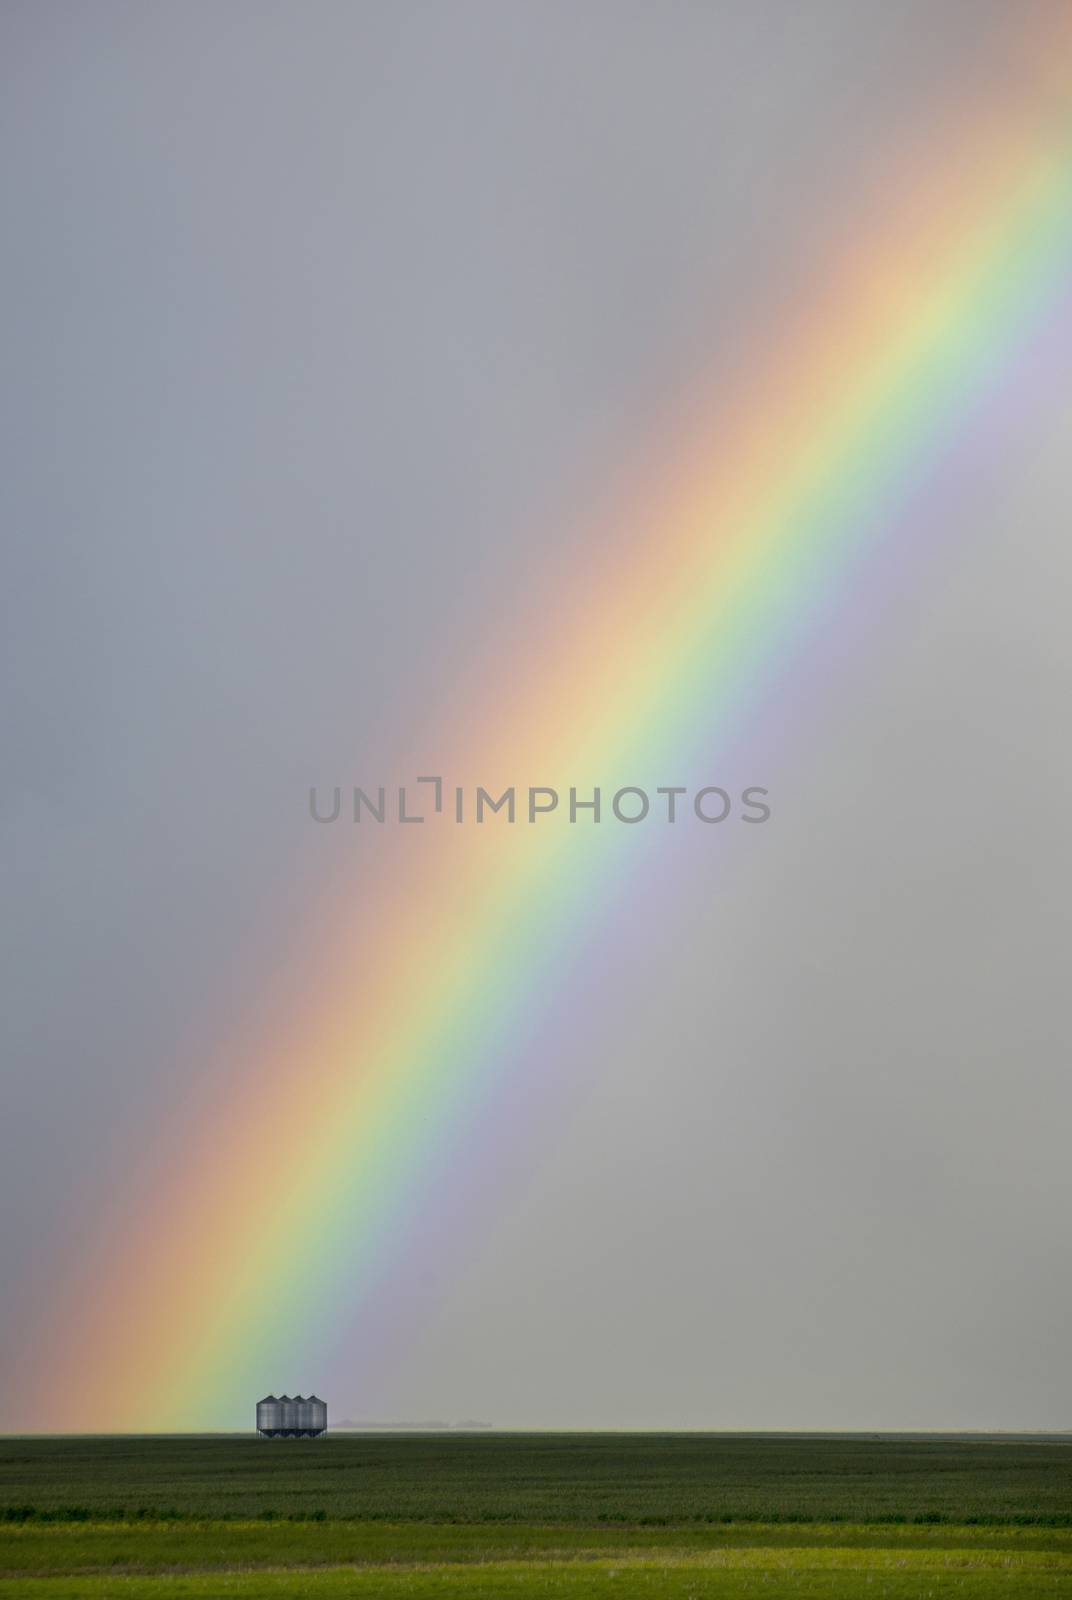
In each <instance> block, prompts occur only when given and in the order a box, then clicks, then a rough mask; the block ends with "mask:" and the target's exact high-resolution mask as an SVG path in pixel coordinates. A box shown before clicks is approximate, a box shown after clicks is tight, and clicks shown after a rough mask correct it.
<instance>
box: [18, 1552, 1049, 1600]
mask: <svg viewBox="0 0 1072 1600" xmlns="http://www.w3.org/2000/svg"><path fill="white" fill-rule="evenodd" d="M0 1594H3V1595H5V1596H8V1597H10V1600H17V1597H22V1600H29V1597H32V1596H38V1597H40V1600H97V1597H105V1596H124V1597H126V1600H182V1597H187V1596H189V1597H193V1596H198V1597H208V1596H212V1597H222V1596H230V1595H234V1596H237V1597H240V1600H257V1597H264V1600H268V1597H276V1600H284V1597H297V1596H311V1597H313V1600H317V1597H323V1600H332V1597H334V1596H340V1595H359V1596H362V1595H364V1596H374V1595H384V1596H388V1597H390V1596H398V1597H399V1600H402V1597H404V1596H417V1597H422V1596H436V1595H457V1596H459V1597H461V1596H469V1595H475V1596H497V1595H501V1596H518V1597H535V1596H537V1595H547V1594H553V1595H563V1596H576V1597H584V1596H592V1597H594V1596H604V1595H606V1596H615V1597H617V1600H622V1597H626V1600H628V1597H631V1596H652V1597H654V1596H667V1597H670V1600H678V1597H680V1600H687V1597H689V1600H691V1597H698V1596H715V1597H726V1600H729V1597H730V1596H743V1597H748V1596H766V1597H768V1600H770V1597H774V1596H779V1595H786V1596H796V1597H798V1600H822V1597H832V1600H833V1597H836V1600H844V1597H848V1596H860V1595H866V1596H870V1597H878V1596H889V1597H890V1600H908V1597H910V1596H911V1597H926V1596H939V1597H941V1596H946V1595H948V1596H961V1597H964V1600H973V1597H974V1600H991V1597H996V1596H1007V1597H1010V1600H1012V1597H1015V1600H1029V1597H1035V1596H1042V1595H1049V1596H1055V1595H1056V1596H1060V1595H1064V1596H1070V1595H1072V1556H1070V1555H1069V1553H1068V1552H1067V1551H1066V1552H1061V1551H1046V1550H1025V1549H1021V1548H1016V1549H1012V1550H1009V1549H1002V1548H1001V1547H1000V1546H992V1547H990V1548H986V1549H982V1548H978V1547H967V1548H959V1547H955V1546H949V1547H947V1548H944V1549H920V1548H912V1547H901V1548H896V1547H895V1548H888V1547H881V1546H877V1547H869V1548H867V1547H861V1546H856V1547H851V1548H845V1547H843V1546H831V1547H829V1548H826V1549H820V1548H816V1547H815V1546H814V1545H812V1546H808V1547H794V1546H791V1545H785V1546H776V1547H769V1546H768V1547H764V1546H762V1545H757V1546H753V1547H749V1548H740V1547H732V1546H727V1547H725V1548H723V1549H713V1550H707V1551H700V1550H692V1551H684V1550H682V1551H676V1552H671V1551H662V1552H660V1553H659V1554H657V1555H656V1554H653V1553H652V1552H650V1551H643V1550H637V1549H630V1548H628V1547H625V1548H623V1549H622V1550H620V1551H619V1552H616V1553H614V1554H611V1555H608V1554H606V1553H601V1554H599V1555H596V1556H593V1557H592V1558H590V1559H587V1560H578V1559H577V1558H576V1556H573V1557H571V1558H569V1559H565V1560H558V1561H556V1560H553V1559H542V1560H536V1559H529V1560H525V1561H496V1560H492V1561H485V1562H481V1563H475V1562H467V1563H457V1562H455V1563H442V1564H439V1565H435V1566H429V1565H425V1564H401V1563H400V1564H395V1565H392V1566H375V1565H370V1566H363V1567H361V1566H353V1565H351V1566H346V1567H342V1566H331V1567H320V1568H316V1569H311V1568H307V1567H306V1568H299V1567H291V1568H289V1569H279V1568H275V1569H263V1568H262V1569H261V1570H259V1571H258V1570H249V1569H246V1570H234V1569H231V1570H229V1571H228V1570H217V1571H215V1572H208V1573H206V1572H199V1573H198V1572H177V1573H170V1574H152V1575H149V1574H129V1573H123V1572H110V1573H100V1572H97V1573H92V1574H91V1573H79V1574H76V1575H68V1576H65V1577H14V1578H10V1579H4V1580H0Z"/></svg>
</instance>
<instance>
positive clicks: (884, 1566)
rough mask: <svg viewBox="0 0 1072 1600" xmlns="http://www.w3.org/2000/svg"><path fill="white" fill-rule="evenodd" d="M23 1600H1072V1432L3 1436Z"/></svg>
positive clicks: (3, 1561) (9, 1555) (1, 1451)
mask: <svg viewBox="0 0 1072 1600" xmlns="http://www.w3.org/2000/svg"><path fill="white" fill-rule="evenodd" d="M0 1514H2V1515H3V1516H4V1518H5V1520H4V1521H3V1522H2V1523H0V1572H2V1574H3V1576H2V1577H0V1594H2V1595H5V1596H11V1597H15V1596H29V1595H36V1596H39V1597H40V1600H66V1597H68V1596H70V1597H75V1596H77V1597H79V1600H81V1597H83V1596H85V1597H93V1596H97V1595H100V1596H105V1595H113V1594H118V1595H123V1596H127V1597H128V1600H143V1597H144V1600H148V1597H150V1596H151V1597H157V1596H170V1597H173V1600H179V1597H180V1596H187V1595H189V1596H194V1595H197V1596H209V1595H212V1596H216V1595H231V1594H234V1595H236V1596H242V1597H245V1600H253V1597H255V1596H262V1595H263V1596H294V1595H299V1594H300V1595H309V1596H320V1595H323V1596H324V1597H325V1600H327V1597H329V1596H333V1595H341V1594H354V1595H362V1594H367V1595H374V1594H383V1595H392V1594H398V1595H400V1596H401V1595H403V1594H405V1595H407V1596H422V1595H441V1594H457V1595H462V1594H466V1595H469V1594H472V1595H519V1596H522V1595H530V1594H534V1593H536V1592H537V1591H539V1592H540V1593H541V1594H543V1593H548V1592H550V1593H553V1594H562V1595H575V1596H587V1595H597V1594H604V1593H613V1594H615V1595H618V1596H631V1595H641V1594H643V1595H656V1594H658V1595H668V1596H674V1595H682V1596H684V1595H697V1596H698V1595H712V1596H722V1595H725V1596H729V1595H742V1596H746V1595H750V1594H760V1593H762V1594H764V1595H766V1596H771V1595H778V1594H792V1595H796V1596H800V1597H802V1600H807V1597H810V1596H813V1595H814V1596H840V1595H849V1594H856V1593H859V1592H861V1588H862V1586H866V1589H867V1592H868V1593H870V1594H873V1595H889V1596H891V1597H894V1600H896V1597H899V1596H908V1595H912V1596H917V1595H927V1594H930V1595H944V1594H950V1595H953V1594H956V1595H963V1596H965V1597H969V1596H975V1595H978V1596H980V1597H982V1596H989V1595H996V1594H1002V1595H1009V1596H1023V1597H1027V1596H1033V1595H1042V1594H1048V1595H1052V1594H1067V1595H1068V1596H1069V1597H1070V1600H1072V1440H1069V1439H1066V1438H1059V1437H1047V1438H1039V1437H1034V1438H1012V1437H1002V1438H980V1437H968V1436H959V1437H941V1438H939V1437H934V1436H919V1437H907V1436H903V1435H902V1436H866V1437H864V1436H859V1435H856V1436H842V1437H836V1436H813V1437H805V1436H799V1435H751V1436H745V1435H737V1436H734V1435H718V1434H665V1435H658V1434H632V1435H629V1434H588V1435H585V1434H527V1435H526V1434H516V1435H511V1434H492V1433H488V1434H481V1435H461V1434H423V1435H398V1434H394V1435H385V1434H376V1435H372V1434H369V1435H361V1434H353V1435H330V1434H329V1435H327V1436H326V1437H324V1438H322V1439H318V1440H295V1441H272V1442H269V1441H264V1440H260V1439H257V1438H253V1437H240V1436H229V1435H219V1436H175V1437H114V1438H90V1437H87V1438H72V1439H59V1438H18V1439H7V1440H3V1441H0Z"/></svg>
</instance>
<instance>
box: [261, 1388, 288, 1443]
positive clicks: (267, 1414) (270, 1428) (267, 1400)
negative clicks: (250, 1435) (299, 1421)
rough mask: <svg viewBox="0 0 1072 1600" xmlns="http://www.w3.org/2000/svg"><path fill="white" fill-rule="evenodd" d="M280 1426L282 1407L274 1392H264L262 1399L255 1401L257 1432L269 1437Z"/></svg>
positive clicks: (281, 1424)
mask: <svg viewBox="0 0 1072 1600" xmlns="http://www.w3.org/2000/svg"><path fill="white" fill-rule="evenodd" d="M282 1426H283V1408H282V1406H281V1405H280V1403H279V1401H278V1400H277V1399H276V1397H275V1395H274V1394H266V1395H265V1397H264V1399H263V1400H258V1401H257V1432H258V1433H266V1434H267V1435H268V1436H269V1438H271V1437H272V1435H273V1434H276V1433H278V1432H279V1430H280V1428H281V1427H282Z"/></svg>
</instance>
